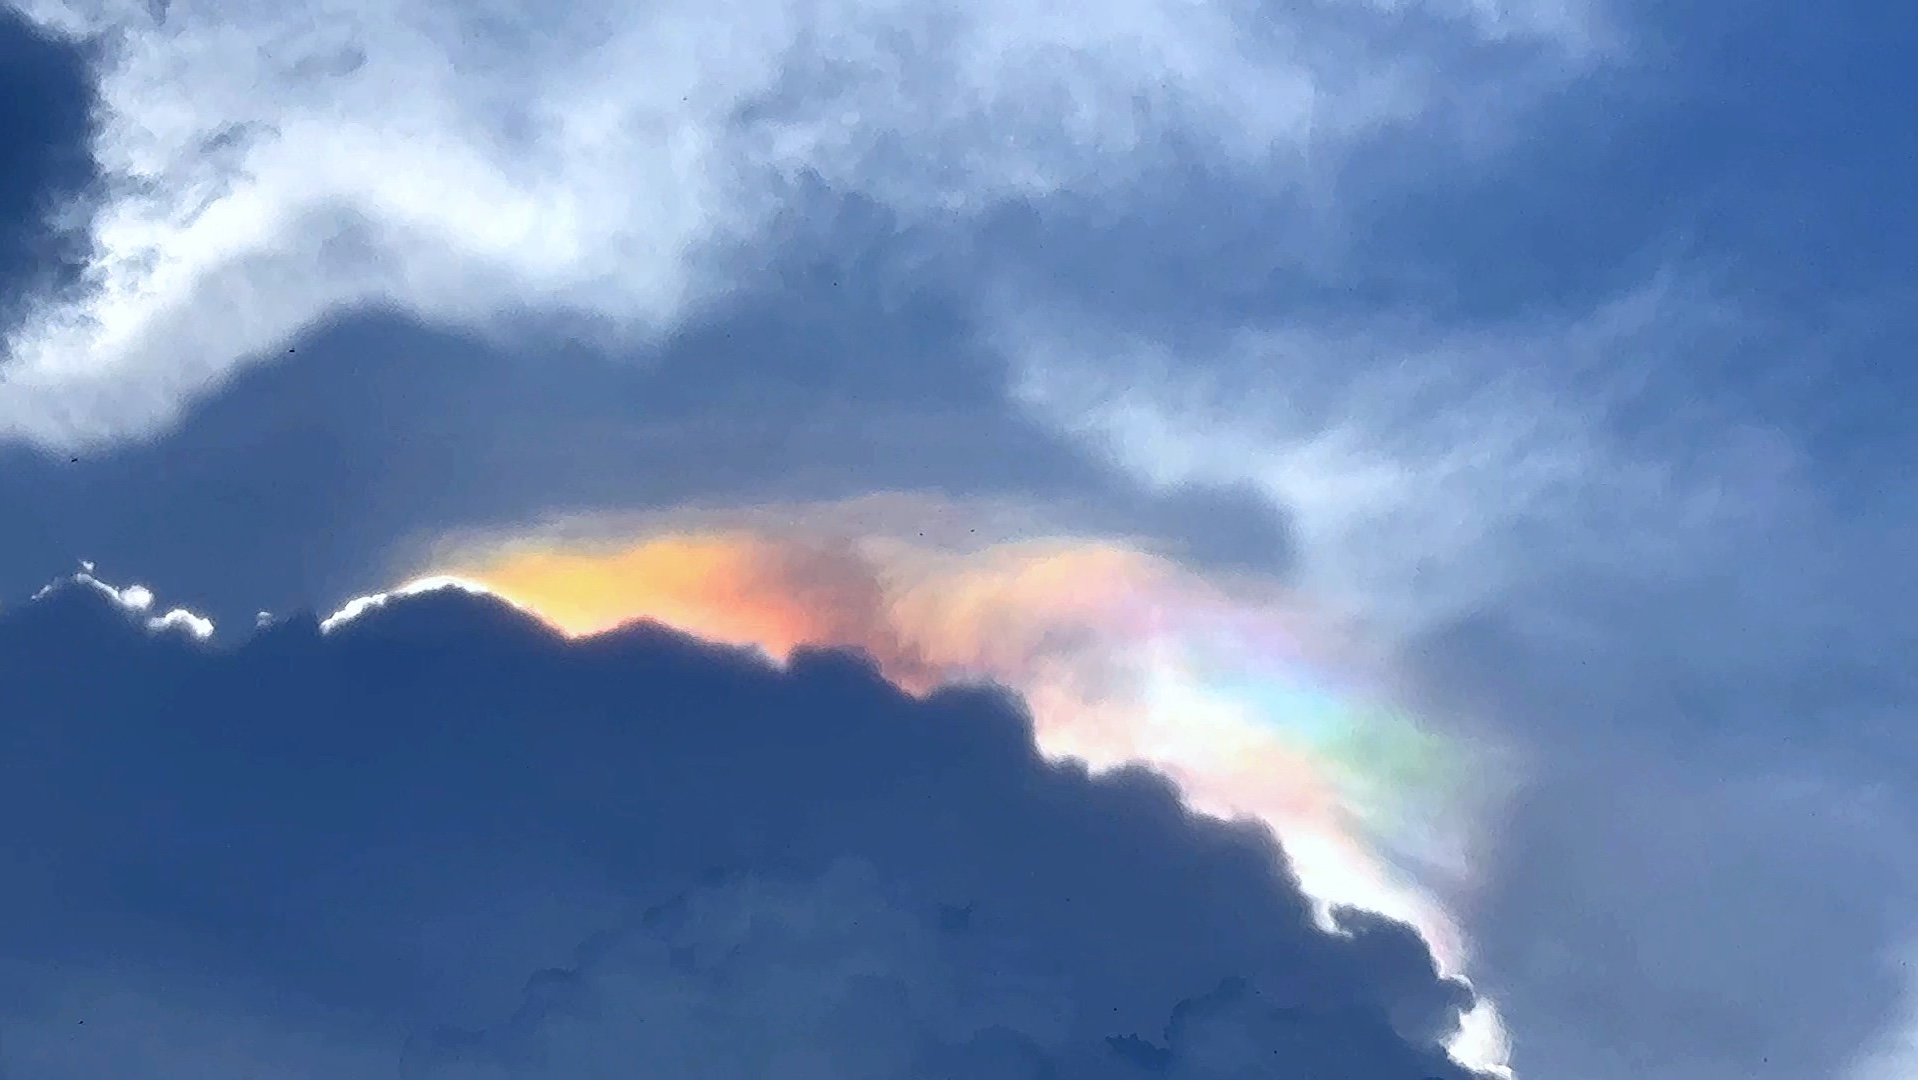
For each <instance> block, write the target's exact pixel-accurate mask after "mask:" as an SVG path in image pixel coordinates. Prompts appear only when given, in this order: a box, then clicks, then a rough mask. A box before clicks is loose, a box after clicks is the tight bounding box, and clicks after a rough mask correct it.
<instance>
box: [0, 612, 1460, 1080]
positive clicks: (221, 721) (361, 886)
mask: <svg viewBox="0 0 1918 1080" xmlns="http://www.w3.org/2000/svg"><path fill="white" fill-rule="evenodd" d="M0 685H5V686H7V687H8V688H9V696H8V707H7V713H6V717H5V721H4V724H0V774H3V775H0V814H4V816H5V817H6V819H7V820H9V821H11V822H13V823H15V824H14V826H13V827H12V828H10V829H9V830H8V831H7V832H6V834H5V836H4V839H0V865H3V866H4V869H5V873H6V879H7V881H8V888H7V890H6V893H5V894H4V896H0V916H4V918H0V927H4V929H0V961H4V963H5V964H6V965H7V966H9V967H11V968H16V969H18V970H19V971H20V972H21V973H22V974H20V976H19V978H18V979H16V980H10V981H12V982H13V983H14V985H15V986H16V987H20V988H21V989H19V990H18V992H17V994H15V995H13V996H10V997H8V998H7V999H5V1000H0V1013H3V1014H4V1015H3V1016H0V1039H4V1047H5V1053H6V1054H8V1055H9V1060H8V1066H9V1067H10V1068H12V1069H13V1070H14V1073H13V1074H12V1075H14V1076H17V1077H40V1076H47V1077H60V1076H69V1075H75V1076H77V1075H83V1074H84V1072H85V1069H86V1068H89V1067H93V1068H99V1067H108V1066H105V1065H100V1064H99V1063H100V1062H102V1061H110V1062H118V1063H119V1065H117V1066H114V1067H121V1068H124V1067H126V1066H127V1063H129V1062H131V1063H132V1064H133V1066H134V1067H135V1068H136V1070H137V1071H139V1072H140V1073H141V1074H142V1075H176V1074H178V1075H185V1074H187V1073H191V1074H192V1075H196V1076H204V1077H217V1076H219V1075H223V1074H222V1073H220V1072H219V1071H218V1070H219V1069H220V1068H223V1067H226V1066H225V1065H224V1064H223V1063H224V1062H228V1061H232V1060H235V1059H234V1058H233V1057H232V1055H231V1054H228V1053H227V1052H226V1051H221V1052H220V1055H225V1056H220V1055H216V1054H215V1053H214V1051H213V1050H211V1049H209V1047H211V1046H212V1045H214V1043H212V1042H208V1040H216V1041H217V1040H225V1042H223V1043H220V1045H231V1046H241V1045H245V1046H250V1047H253V1048H254V1049H253V1050H251V1051H249V1053H251V1054H252V1056H251V1057H249V1058H247V1059H246V1060H247V1061H249V1062H252V1063H253V1064H251V1065H250V1066H248V1068H250V1069H252V1070H255V1071H244V1072H242V1071H235V1072H232V1073H229V1074H227V1075H242V1074H244V1075H289V1076H291V1075H318V1074H323V1073H324V1070H323V1069H322V1067H321V1066H320V1065H319V1064H316V1063H315V1060H307V1059H305V1058H302V1057H301V1055H302V1054H308V1055H310V1054H316V1053H320V1051H318V1050H314V1049H312V1047H313V1046H315V1045H316V1040H317V1045H321V1046H325V1047H327V1049H326V1051H325V1052H326V1053H328V1054H335V1053H341V1052H343V1051H341V1049H340V1048H339V1047H338V1046H333V1045H330V1044H327V1043H326V1041H325V1040H324V1039H319V1038H318V1037H317V1036H315V1035H314V1034H313V1032H314V1031H316V1030H332V1029H329V1028H324V1027H313V1026H311V1025H309V1026H307V1027H304V1028H303V1027H302V1026H301V1021H299V1020H298V1019H296V1018H299V1017H302V1016H307V1015H311V1014H318V1013H324V1014H325V1015H326V1016H328V1017H331V1018H332V1019H331V1020H330V1021H329V1023H330V1024H332V1025H333V1029H339V1030H345V1029H348V1028H351V1029H353V1030H356V1031H359V1032H362V1033H365V1032H375V1033H377V1034H375V1035H363V1037H364V1038H365V1039H366V1040H367V1041H366V1043H365V1045H366V1046H369V1047H374V1048H376V1049H377V1048H378V1047H381V1046H386V1045H387V1044H388V1043H390V1044H391V1045H390V1046H388V1047H387V1049H388V1050H389V1051H390V1053H389V1054H388V1057H387V1058H386V1059H385V1060H388V1061H390V1063H391V1065H392V1068H394V1069H398V1068H399V1067H400V1065H401V1063H402V1058H403V1059H404V1064H405V1067H406V1068H407V1069H408V1070H411V1071H412V1072H413V1073H414V1074H415V1075H427V1076H467V1075H483V1076H501V1075H506V1076H568V1077H576V1076H585V1075H602V1074H605V1071H606V1070H609V1069H613V1068H614V1067H615V1066H618V1067H626V1066H628V1065H630V1063H631V1062H632V1061H633V1060H635V1059H636V1056H637V1057H642V1058H644V1059H646V1060H651V1061H655V1062H658V1063H660V1064H661V1065H662V1066H671V1065H673V1064H674V1063H675V1062H677V1063H678V1064H680V1065H683V1066H684V1067H685V1069H686V1070H687V1071H685V1072H684V1073H682V1074H684V1075H692V1074H693V1073H694V1071H696V1070H697V1069H707V1070H712V1069H720V1070H722V1071H725V1070H744V1072H739V1073H728V1074H744V1073H749V1072H755V1071H758V1070H762V1069H764V1068H767V1067H772V1066H777V1067H778V1069H777V1070H776V1071H779V1074H780V1075H790V1076H813V1075H818V1076H825V1075H833V1076H842V1077H847V1076H872V1077H904V1076H925V1075H946V1076H955V1077H958V1076H978V1077H985V1076H1020V1075H1025V1076H1034V1077H1037V1076H1055V1077H1078V1076H1085V1077H1092V1076H1099V1077H1112V1076H1124V1075H1140V1076H1147V1075H1168V1076H1174V1077H1195V1078H1196V1077H1208V1078H1209V1077H1228V1076H1231V1077H1240V1076H1244V1077H1249V1076H1260V1075H1305V1074H1312V1075H1317V1074H1320V1073H1324V1072H1325V1071H1326V1070H1328V1069H1329V1070H1331V1071H1332V1072H1333V1073H1336V1074H1337V1075H1342V1076H1351V1077H1355V1078H1357V1077H1363V1078H1368V1080H1370V1078H1379V1080H1390V1078H1404V1080H1429V1078H1435V1077H1436V1078H1455V1080H1466V1078H1467V1077H1469V1076H1470V1075H1471V1074H1470V1073H1468V1072H1467V1071H1465V1070H1463V1069H1461V1068H1460V1067H1459V1066H1457V1065H1455V1064H1452V1063H1451V1062H1450V1061H1449V1059H1447V1058H1446V1057H1445V1055H1444V1054H1443V1052H1442V1051H1441V1050H1440V1049H1439V1048H1438V1042H1439V1040H1441V1039H1443V1038H1444V1037H1445V1036H1447V1035H1448V1034H1449V1033H1450V1032H1451V1031H1452V1030H1453V1029H1454V1027H1455V1025H1456V1023H1457V1020H1458V1017H1459V1015H1460V1011H1461V1009H1463V1008H1465V1007H1468V1006H1469V1005H1470V1003H1471V994H1470V991H1469V990H1468V989H1467V988H1465V987H1464V986H1463V985H1461V984H1458V983H1455V982H1451V981H1448V980H1444V979H1441V978H1440V977H1438V975H1437V974H1436V972H1435V970H1434V967H1433V963H1432V959H1431V956H1430V954H1429V952H1428V950H1427V949H1426V947H1425V945H1424V943H1423V942H1422V941H1420V940H1419V938H1418V937H1417V935H1416V934H1415V933H1413V932H1412V931H1410V930H1409V929H1407V928H1405V927H1402V926H1399V925H1397V924H1394V923H1390V922H1387V921H1385V920H1382V919H1379V918H1376V917H1372V916H1363V915H1359V914H1357V913H1351V912H1345V913H1341V915H1340V919H1341V922H1342V925H1343V932H1341V933H1336V934H1335V933H1327V932H1325V931H1323V930H1321V929H1319V928H1318V927H1317V926H1316V924H1315V920H1314V916H1313V913H1312V910H1311V907H1310V905H1309V903H1308V902H1307V901H1306V900H1305V899H1304V897H1303V896H1302V895H1301V893H1300V892H1299V890H1298V888H1297V887H1296V884H1295V882H1294V881H1293V879H1292V878H1291V877H1290V875H1289V873H1288V872H1287V870H1286V869H1285V865H1284V861H1283V856H1282V854H1281V852H1280V850H1279V849H1278V847H1277V845H1276V843H1275V841H1274V840H1273V839H1272V838H1271V836H1270V834H1269V833H1268V832H1266V831H1264V830H1262V829H1258V828H1254V827H1252V826H1249V825H1233V824H1225V823H1220V822H1216V821H1210V820H1205V819H1198V818H1195V817H1193V816H1191V815H1189V814H1187V813H1186V812H1185V811H1184V810H1183V809H1182V807H1181V805H1180V803H1179V800H1178V798H1177V797H1176V795H1175V793H1174V791H1173V790H1172V789H1171V787H1170V786H1169V785H1168V784H1167V783H1165V782H1164V781H1162V780H1160V779H1158V778H1156V777H1154V776H1152V775H1149V774H1147V773H1144V772H1139V771H1134V772H1127V773H1121V774H1115V775H1111V776H1106V777H1099V778H1095V777H1091V776H1089V775H1088V774H1087V773H1086V772H1085V771H1084V770H1082V769H1079V768H1076V767H1073V766H1070V765H1063V764H1048V763H1045V762H1043V761H1042V760H1041V759H1040V758H1038V756H1037V755H1036V753H1035V751H1034V749H1033V747H1032V744H1031V741H1030V731H1029V727H1028V720H1027V718H1026V716H1025V715H1024V714H1023V712H1022V711H1021V707H1020V706H1019V704H1018V703H1017V702H1016V701H1014V700H1011V699H1009V698H1007V697H1006V696H1004V695H1002V694H999V693H997V692H993V691H987V690H964V691H960V690H952V691H943V692H940V693H938V694H935V695H933V696H932V697H930V698H928V699H925V700H916V699H913V698H911V697H909V696H907V695H905V694H903V693H901V692H900V691H899V690H897V689H896V688H894V687H893V686H891V685H890V684H888V683H886V682H885V681H883V680H882V679H881V678H880V677H879V676H878V675H877V674H876V673H875V671H874V670H873V669H872V667H871V666H870V665H869V664H868V663H866V662H865V661H864V660H863V659H862V658H860V657H857V656H854V655H849V654H844V653H838V652H829V651H815V652H804V653H802V654H800V655H799V656H798V657H796V658H795V659H794V661H793V662H792V663H791V664H790V665H789V666H788V667H786V668H776V667H773V666H770V665H768V664H766V663H763V662H762V661H760V660H759V659H758V658H756V657H754V656H752V655H749V654H747V653H745V652H741V651H735V650H728V649H721V648H718V647H714V646H709V645H705V644H702V643H699V642H696V641H694V640H691V639H689V638H686V637H683V636H680V635H677V634H675V633H672V632H670V631H667V630H664V629H661V628H658V627H654V626H650V625H645V624H641V625H637V626H634V627H631V628H629V629H627V630H624V631H621V632H618V633H615V634H612V635H609V636H605V637H601V638H597V639H590V640H586V641H582V642H570V643H569V642H567V641H564V640H563V639H560V638H557V637H555V636H554V635H552V634H550V633H549V632H547V631H546V630H545V628H544V627H542V626H541V625H539V624H538V623H536V622H534V621H532V620H531V619H529V618H527V617H525V616H523V615H521V614H519V613H518V612H515V611H512V610H511V609H508V608H506V607H505V606H504V605H502V604H499V603H497V602H495V601H492V600H490V599H487V598H482V597H476V596H471V595H468V594H465V593H461V592H457V591H443V592H438V593H428V594H423V595H420V596H417V597H412V598H407V599H401V600H396V601H393V602H391V603H389V604H388V605H386V606H384V607H380V608H376V609H373V610H371V611H369V612H368V613H366V614H364V615H362V616H361V617H359V618H358V619H356V620H354V621H351V622H347V623H344V624H342V625H341V626H339V627H338V628H336V629H334V630H332V631H331V632H328V633H324V634H323V633H321V631H320V628H319V625H318V623H317V622H316V621H315V620H313V619H312V618H299V619H293V620H289V621H286V622H282V623H279V624H276V625H273V626H270V627H268V628H265V629H263V630H262V631H261V632H260V633H258V634H257V635H256V636H254V637H253V638H251V639H250V640H249V641H247V642H246V643H245V644H244V645H242V646H239V647H236V648H232V649H226V650H218V649H213V648H209V647H207V646H204V645H202V644H200V643H198V642H196V641H194V640H193V639H192V638H190V637H188V636H185V635H182V634H176V633H170V632H161V633H158V634H155V633H154V632H152V631H150V630H149V629H147V628H146V626H145V624H144V623H143V622H142V621H140V620H137V619H135V618H133V617H132V616H130V615H129V613H128V611H126V610H125V609H124V608H123V607H122V606H121V605H119V604H116V603H115V602H114V601H113V600H112V599H110V598H109V597H108V596H107V595H106V594H104V593H103V592H102V591H100V590H99V589H97V588H94V587H90V586H88V585H86V584H85V583H84V582H81V583H79V584H69V585H67V586H66V587H64V588H61V589H57V590H55V591H54V592H52V593H50V594H48V595H47V596H45V597H43V598H42V599H40V600H38V601H35V602H33V603H30V604H26V605H23V606H21V607H19V608H17V609H15V610H12V611H10V612H8V613H7V614H5V615H4V616H0ZM581 942H584V944H583V945H582V944H580V943H581ZM102 965H104V967H103V966H102ZM102 971H104V972H105V973H104V974H101V973H100V972H102ZM538 971H544V972H545V973H544V974H534V975H533V977H532V978H531V980H530V982H529V981H528V975H529V973H533V972H538ZM88 973H91V974H88ZM155 973H158V974H155ZM83 976H84V977H85V978H93V979H96V980H104V981H105V984H106V985H107V986H108V987H109V988H111V990H112V992H111V993H107V992H101V991H98V990H95V991H92V992H91V993H92V996H91V997H87V995H85V994H82V993H81V992H80V991H78V990H73V989H72V988H71V987H70V986H69V985H68V984H69V983H72V982H73V981H74V980H77V979H81V978H82V977H83ZM142 980H146V981H144V982H143V981H142ZM148 986H161V987H171V988H172V989H168V990H165V991H164V993H163V994H162V995H161V996H160V997H159V998H158V999H157V1000H158V1001H159V1002H160V1004H153V1005H149V1006H143V1007H145V1008H147V1009H148V1010H149V1012H153V1011H155V1010H160V1011H161V1012H162V1013H164V1010H165V1009H171V1010H172V1013H171V1014H165V1015H171V1016H172V1019H169V1020H167V1021H166V1022H165V1024H164V1025H162V1026H163V1027H164V1028H165V1030H166V1031H167V1032H168V1033H169V1034H167V1035H166V1036H165V1037H164V1038H163V1037H162V1036H160V1035H157V1034H152V1032H151V1030H150V1029H152V1028H153V1021H152V1018H151V1016H147V1014H145V1013H140V1012H138V1011H137V1010H133V1009H131V1007H130V1006H129V1005H128V1004H127V1002H128V1001H130V1000H134V1001H146V1000H148V998H143V997H142V994H148V993H149V991H148V990H144V989H142V988H143V987H148ZM231 987H257V988H260V989H258V990H255V991H252V992H249V993H248V994H246V995H245V996H244V997H242V998H240V999H239V1000H237V1001H235V1000H229V1001H227V1002H226V1003H225V1004H224V1005H222V1006H220V1007H219V1008H215V1007H214V1006H211V1005H208V1006H205V1007H204V1008H202V1007H201V1006H199V1005H196V1004H194V1003H195V1002H199V1001H203V1000H211V998H209V997H208V996H207V995H211V994H213V990H211V989H208V988H231ZM63 988H64V989H63ZM196 994H198V995H200V996H198V997H196ZM216 996H217V995H216ZM78 1000H92V1001H95V1002H96V1004H97V1007H98V1009H99V1011H98V1012H96V1013H95V1014H94V1016H93V1017H92V1018H91V1019H89V1017H88V1016H86V1015H75V1014H74V1010H76V1009H78V1008H79V1007H78V1006H75V1005H71V1004H65V1005H63V1004H61V1003H62V1002H72V1001H78ZM163 1007H164V1008H163ZM221 1009H224V1010H225V1011H223V1012H222V1011H220V1010H221ZM142 1016H147V1019H146V1020H144V1021H143V1020H142V1019H141V1017H142ZM342 1017H345V1018H347V1019H341V1018H342ZM80 1021H88V1022H87V1023H86V1025H85V1027H86V1031H85V1034H84V1035H76V1034H74V1031H77V1030H78V1028H79V1027H80V1023H79V1022H80ZM1168 1021H1169V1026H1168ZM143 1023H144V1024H146V1025H147V1026H146V1027H141V1026H140V1025H141V1024H143ZM315 1023H317V1022H315ZM61 1025H65V1026H64V1027H63V1026H61ZM68 1028H72V1029H74V1030H73V1031H69V1030H67V1029H68ZM136 1028H137V1029H138V1030H139V1031H142V1032H147V1033H148V1035H151V1037H150V1038H147V1040H146V1041H145V1042H139V1043H137V1045H136V1046H135V1049H133V1050H127V1049H125V1047H126V1046H127V1045H131V1044H129V1043H128V1042H127V1040H128V1039H129V1038H130V1037H131V1036H129V1034H128V1031H129V1029H136ZM229 1029H234V1030H229ZM263 1031H264V1032H268V1033H269V1034H266V1035H263V1034H261V1032H263ZM196 1032H197V1033H199V1034H197V1035H196V1034H195V1033H196ZM271 1032H281V1033H282V1034H281V1035H279V1036H274V1035H272V1034H270V1033H271ZM407 1033H410V1035H409V1034H407ZM142 1037H143V1038H144V1037H146V1036H142ZM89 1040H91V1042H89ZM196 1040H197V1041H196ZM400 1042H404V1043H405V1044H406V1045H405V1049H404V1053H402V1049H401V1046H400V1045H399V1043H400ZM105 1045H112V1046H117V1047H120V1049H119V1050H116V1051H115V1053H118V1054H120V1056H119V1057H101V1056H99V1055H100V1054H104V1053H106V1052H105V1051H97V1047H99V1046H105ZM303 1048H304V1049H303ZM96 1051H97V1052H96ZM675 1055H677V1057H676V1058H675ZM160 1058H165V1059H166V1060H159V1059H160ZM89 1063H91V1064H89ZM262 1063H264V1064H262ZM302 1070H321V1072H319V1073H315V1072H308V1071H302ZM928 1070H930V1071H928ZM1315 1070H1316V1071H1315ZM361 1075H363V1073H362V1074H361Z"/></svg>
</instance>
